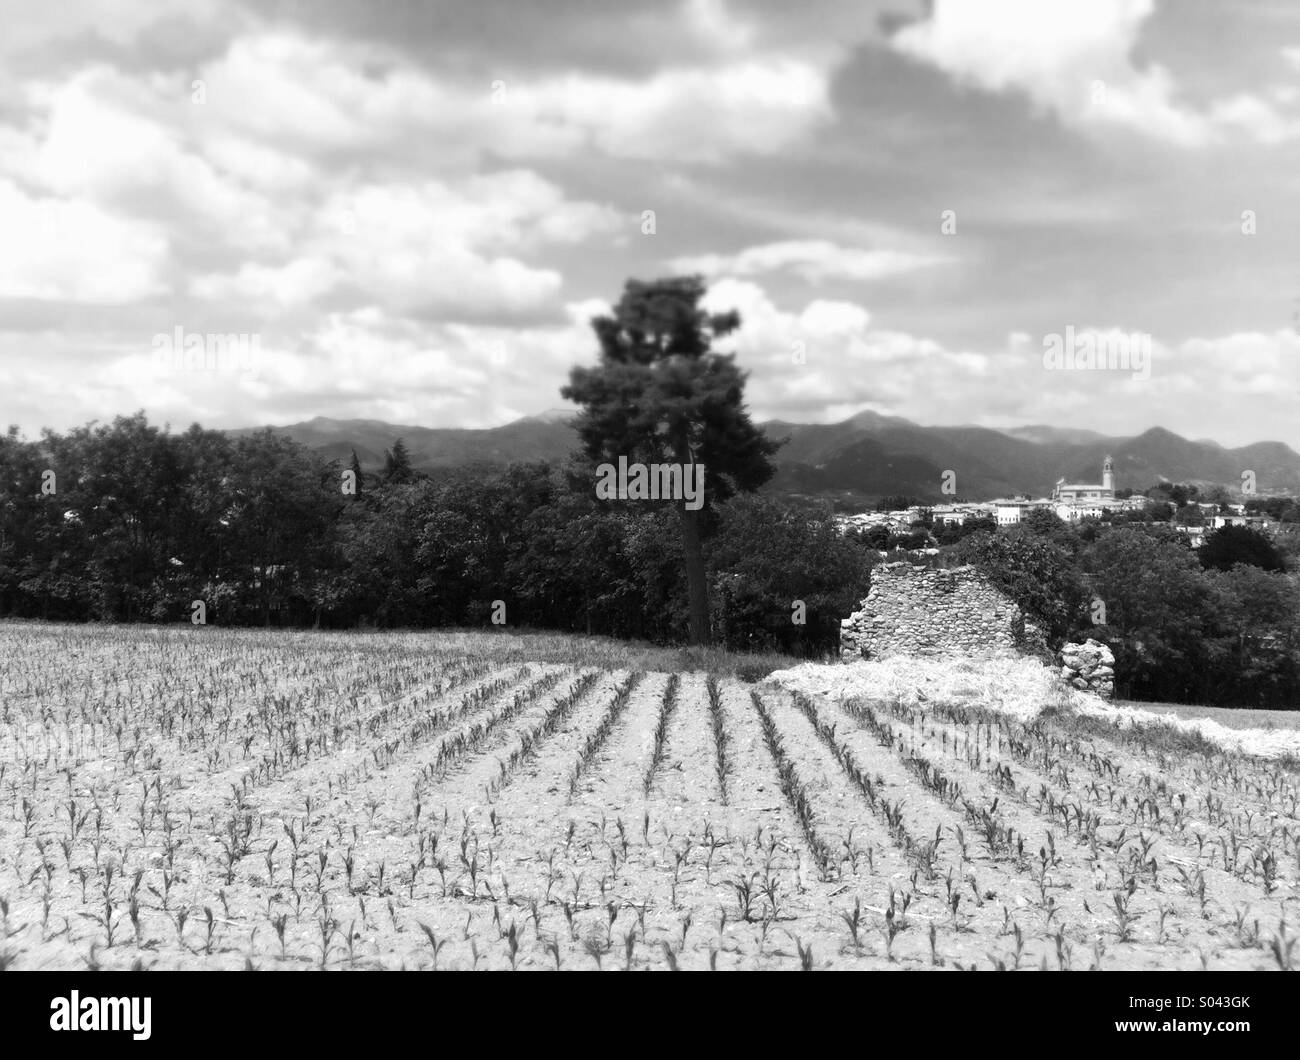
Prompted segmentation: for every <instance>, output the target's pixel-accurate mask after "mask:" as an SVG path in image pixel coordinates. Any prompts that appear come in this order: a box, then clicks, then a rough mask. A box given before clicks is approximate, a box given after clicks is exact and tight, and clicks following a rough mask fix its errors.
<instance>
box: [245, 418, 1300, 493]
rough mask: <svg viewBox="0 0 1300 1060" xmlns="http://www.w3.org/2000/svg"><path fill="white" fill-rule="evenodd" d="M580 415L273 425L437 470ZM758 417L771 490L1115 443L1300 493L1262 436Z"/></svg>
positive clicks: (1155, 474) (867, 480)
mask: <svg viewBox="0 0 1300 1060" xmlns="http://www.w3.org/2000/svg"><path fill="white" fill-rule="evenodd" d="M572 416H573V413H571V412H568V411H566V410H552V411H549V412H545V413H542V414H540V415H537V416H525V417H524V418H523V419H519V420H515V421H514V422H513V423H508V424H506V425H505V426H502V427H491V428H486V429H482V430H475V429H469V428H445V427H417V426H404V425H397V424H390V423H384V422H382V421H380V420H332V419H327V418H325V417H321V416H318V417H317V418H316V419H313V420H308V421H307V422H305V423H295V424H290V425H288V426H285V427H274V428H272V429H273V430H275V431H277V432H279V433H281V434H285V435H288V436H289V437H291V438H293V439H294V440H296V441H298V442H301V443H302V444H304V445H307V446H309V447H311V448H312V449H315V450H317V451H319V452H320V453H322V454H323V455H324V456H326V457H327V458H330V459H337V460H339V461H346V460H349V459H350V458H351V454H352V451H353V450H354V449H355V450H356V453H357V457H358V459H359V460H360V461H361V465H362V467H363V468H368V469H369V468H376V467H380V466H382V464H383V460H384V451H385V450H386V449H389V448H391V447H392V444H393V442H394V441H395V440H396V439H397V438H399V437H400V438H402V439H403V440H404V441H405V442H406V447H407V449H408V451H409V452H410V454H411V461H412V463H413V465H414V466H415V467H417V468H419V469H422V470H434V469H438V468H448V467H459V466H464V465H467V464H474V463H492V464H506V463H512V462H521V461H536V460H545V461H552V462H554V461H561V460H563V459H565V458H566V457H567V456H568V455H569V454H570V453H571V452H573V451H574V450H575V449H576V448H577V447H578V436H577V433H576V432H575V431H574V429H573V426H572ZM760 427H761V428H762V429H763V431H764V432H765V433H766V434H767V435H768V436H769V437H771V438H773V439H777V440H784V444H783V445H782V448H781V449H780V451H779V452H778V454H777V459H776V462H777V474H776V477H775V478H774V480H773V482H772V483H771V486H770V488H771V489H772V490H774V491H777V492H782V493H791V494H801V495H811V496H827V497H838V498H841V499H846V500H852V501H855V502H864V501H870V500H874V499H876V498H878V497H880V496H883V495H885V494H891V493H905V494H911V495H913V496H915V497H918V498H921V499H923V500H928V501H939V500H945V499H947V500H950V499H952V498H950V497H948V498H946V497H944V495H943V494H942V493H941V492H940V483H941V481H942V478H941V476H942V475H943V472H944V471H947V470H952V471H954V472H956V476H957V497H958V498H959V499H988V498H991V497H995V496H1005V495H1010V494H1015V493H1028V494H1031V495H1034V496H1041V495H1043V494H1046V493H1049V492H1050V491H1051V488H1052V485H1053V483H1055V482H1056V480H1057V479H1059V478H1065V479H1067V480H1069V481H1071V482H1097V481H1100V479H1101V463H1102V460H1103V459H1104V458H1105V456H1106V455H1107V454H1110V455H1111V456H1113V457H1114V459H1115V481H1116V485H1117V486H1120V487H1125V486H1128V487H1131V488H1133V489H1138V490H1141V489H1145V488H1146V487H1148V486H1150V485H1153V484H1154V483H1156V482H1159V481H1161V480H1162V479H1167V480H1169V481H1173V482H1196V483H1206V484H1208V483H1222V484H1224V485H1227V486H1229V487H1239V486H1240V485H1241V481H1242V480H1241V475H1242V472H1243V471H1247V470H1249V471H1254V472H1255V476H1256V480H1257V484H1258V488H1259V489H1260V491H1261V492H1264V493H1271V492H1283V491H1284V492H1291V493H1300V453H1296V451H1295V450H1293V449H1291V448H1290V447H1289V446H1286V445H1284V444H1282V443H1280V442H1257V443H1255V444H1254V445H1248V446H1243V447H1241V448H1238V449H1228V448H1225V447H1224V446H1222V445H1220V444H1218V443H1217V442H1214V441H1211V440H1208V439H1202V440H1199V441H1190V440H1188V439H1186V438H1183V437H1181V436H1179V435H1177V434H1174V433H1173V432H1172V431H1167V430H1165V429H1164V428H1162V427H1153V428H1151V429H1150V430H1148V431H1144V432H1143V433H1142V434H1139V435H1137V436H1135V437H1108V436H1106V435H1102V434H1098V433H1097V432H1095V431H1088V430H1079V429H1070V428H1058V427H1050V426H1028V427H1016V428H1009V429H1006V430H993V429H991V428H986V427H922V426H920V425H919V424H916V423H912V422H911V421H910V420H905V419H902V418H901V417H898V416H885V415H881V414H880V413H876V412H870V411H867V412H861V413H858V414H857V415H856V416H851V417H850V418H849V419H846V420H843V421H842V422H840V423H829V424H811V423H790V422H785V421H782V420H769V421H767V422H766V423H762V424H760ZM249 430H250V429H243V430H232V431H229V432H227V433H229V434H232V435H239V434H247V433H249Z"/></svg>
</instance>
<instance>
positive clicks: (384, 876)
mask: <svg viewBox="0 0 1300 1060" xmlns="http://www.w3.org/2000/svg"><path fill="white" fill-rule="evenodd" d="M542 654H544V655H545V658H539V659H528V658H525V657H523V656H522V654H521V653H518V652H513V653H512V654H510V655H509V657H508V658H502V657H501V656H500V655H499V653H497V652H494V651H490V650H483V649H482V642H481V641H476V640H475V638H473V637H469V636H466V635H464V634H454V635H450V636H439V635H437V634H391V635H382V636H378V635H371V636H365V637H351V636H345V635H336V634H306V633H281V632H246V631H224V630H217V629H189V628H184V629H165V630H160V629H150V628H142V627H69V626H41V625H31V624H24V625H7V624H6V625H0V899H3V905H2V906H0V911H2V912H3V920H2V922H0V931H2V933H3V938H2V939H0V963H2V964H4V965H7V966H9V967H13V968H72V969H75V968H84V967H88V966H89V967H103V968H130V967H133V966H136V965H138V966H140V967H149V968H229V969H238V968H244V967H247V966H248V965H252V966H253V967H256V968H303V969H308V968H325V969H348V968H355V969H366V968H408V969H417V968H426V969H428V968H434V967H437V968H440V969H471V968H478V969H482V968H492V969H507V968H512V967H514V968H518V969H520V970H527V969H552V968H556V967H559V968H561V969H569V968H596V967H600V968H604V969H624V968H628V969H645V968H655V969H668V968H674V967H676V968H682V969H688V968H690V969H704V968H710V967H712V968H716V969H719V970H722V969H755V968H800V967H809V968H817V969H822V968H881V969H883V968H908V969H929V970H950V969H957V968H969V967H972V966H973V967H977V968H985V969H992V968H1007V969H1015V968H1020V969H1042V968H1045V969H1051V970H1055V969H1058V968H1078V969H1083V968H1091V967H1099V968H1102V969H1111V968H1116V969H1118V968H1187V969H1195V968H1216V969H1246V968H1254V969H1268V968H1279V967H1284V966H1289V965H1291V964H1293V963H1294V962H1295V961H1296V960H1297V959H1300V947H1296V946H1295V945H1294V939H1295V936H1296V933H1297V931H1300V915H1298V913H1300V906H1298V902H1300V894H1298V892H1297V883H1298V881H1300V848H1298V847H1297V840H1298V839H1300V817H1298V816H1297V810H1298V807H1297V802H1298V801H1300V781H1298V779H1297V775H1296V771H1295V765H1294V763H1293V762H1291V761H1290V760H1287V759H1276V760H1265V759H1261V758H1258V757H1253V756H1250V755H1247V754H1244V753H1241V752H1240V751H1231V750H1225V749H1221V748H1219V747H1216V746H1214V745H1212V744H1206V743H1204V742H1194V743H1184V744H1179V745H1176V746H1172V747H1171V745H1170V744H1169V742H1168V741H1167V740H1163V739H1160V738H1158V737H1156V736H1153V735H1152V734H1151V733H1150V732H1148V731H1147V730H1145V729H1143V728H1142V727H1134V726H1131V725H1129V726H1121V725H1119V724H1115V723H1113V722H1111V721H1108V720H1107V719H1106V718H1102V717H1091V716H1088V715H1087V714H1074V713H1070V712H1068V711H1062V710H1061V709H1060V704H1053V705H1052V707H1053V709H1051V710H1049V711H1047V712H1046V713H1043V712H1041V711H1037V712H1032V711H1031V712H1022V713H1021V714H1019V715H1017V714H1016V713H1014V712H1006V711H1002V710H998V709H996V708H997V706H998V703H997V702H996V697H990V699H989V701H988V702H987V703H983V704H982V703H981V702H980V701H979V700H980V696H979V694H977V693H978V691H979V688H980V685H979V682H978V681H976V680H974V679H973V678H971V677H970V675H967V676H966V677H964V678H962V680H963V681H965V686H963V687H966V690H967V692H970V691H971V689H974V692H973V693H972V694H962V695H957V694H956V693H955V692H954V691H952V689H948V688H947V686H942V685H939V684H934V683H931V684H929V685H926V687H928V688H929V689H930V692H929V693H926V692H924V691H922V692H921V695H920V696H919V697H918V696H916V695H911V694H909V695H903V694H902V692H901V691H896V693H895V694H892V695H876V696H869V697H861V696H858V697H855V696H841V695H833V694H821V693H819V692H817V691H816V690H809V689H808V688H799V687H795V688H791V687H786V686H784V685H782V684H780V683H778V682H771V681H769V682H765V683H763V684H760V685H752V684H748V683H746V682H745V681H743V680H740V679H739V678H737V677H736V676H734V675H733V674H729V673H725V672H724V673H723V674H721V675H717V674H714V675H710V674H707V673H704V672H699V671H691V672H666V671H656V670H643V669H638V668H634V667H629V666H617V665H605V666H598V665H583V664H582V663H581V662H578V663H574V662H566V661H564V656H563V653H561V652H558V650H556V649H555V646H554V645H551V646H550V648H548V650H547V651H546V652H545V653H542ZM827 669H828V670H829V669H832V668H827ZM839 669H843V668H839ZM819 679H820V678H819ZM900 688H901V686H900Z"/></svg>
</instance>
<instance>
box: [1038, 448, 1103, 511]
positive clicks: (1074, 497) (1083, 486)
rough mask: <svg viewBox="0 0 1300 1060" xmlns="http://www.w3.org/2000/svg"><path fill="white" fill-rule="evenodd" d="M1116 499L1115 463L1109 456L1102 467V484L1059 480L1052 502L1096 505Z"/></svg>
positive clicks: (1053, 491)
mask: <svg viewBox="0 0 1300 1060" xmlns="http://www.w3.org/2000/svg"><path fill="white" fill-rule="evenodd" d="M1114 499H1115V461H1114V460H1112V459H1111V458H1110V457H1109V456H1108V457H1106V459H1105V461H1104V462H1103V463H1102V465H1101V482H1100V483H1089V482H1066V481H1065V479H1063V478H1062V479H1058V480H1057V483H1056V486H1055V487H1054V488H1053V490H1052V500H1054V501H1057V502H1060V503H1064V504H1077V503H1096V502H1100V501H1113V500H1114Z"/></svg>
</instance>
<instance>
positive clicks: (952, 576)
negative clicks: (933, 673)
mask: <svg viewBox="0 0 1300 1060" xmlns="http://www.w3.org/2000/svg"><path fill="white" fill-rule="evenodd" d="M1043 650H1045V644H1044V639H1043V635H1042V632H1041V631H1040V630H1039V629H1038V628H1037V627H1036V626H1035V625H1034V624H1033V622H1032V621H1026V619H1025V617H1024V615H1023V613H1022V612H1021V610H1020V607H1019V605H1017V604H1016V603H1015V601H1014V600H1012V599H1011V598H1010V597H1008V596H1007V595H1005V594H1004V593H1003V592H1002V591H1001V590H999V589H998V588H997V587H996V586H994V585H993V584H992V583H991V582H990V581H989V580H988V579H987V578H986V577H985V576H984V575H983V574H981V573H980V572H979V571H978V570H977V569H976V568H975V567H972V566H965V567H955V568H952V569H950V570H941V569H937V568H931V567H919V566H915V565H913V564H911V563H906V562H903V563H884V564H881V565H880V566H877V567H874V568H873V569H872V571H871V588H870V590H869V591H868V593H867V596H866V599H865V600H863V601H862V606H861V610H859V611H855V612H854V613H853V614H852V615H851V616H849V617H848V618H846V619H842V620H841V621H840V656H841V657H842V658H844V659H846V660H850V659H861V658H868V659H878V658H883V657H885V656H888V655H949V654H952V655H988V654H999V653H1011V652H1017V651H1023V652H1042V651H1043Z"/></svg>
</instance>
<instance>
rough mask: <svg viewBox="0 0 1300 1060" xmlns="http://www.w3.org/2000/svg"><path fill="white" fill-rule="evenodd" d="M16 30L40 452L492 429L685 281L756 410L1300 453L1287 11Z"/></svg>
mask: <svg viewBox="0 0 1300 1060" xmlns="http://www.w3.org/2000/svg"><path fill="white" fill-rule="evenodd" d="M0 24H3V25H4V26H5V32H4V34H3V36H0V233H3V235H2V237H0V425H4V424H16V425H18V426H19V427H21V428H22V429H23V431H24V432H25V433H26V434H27V435H28V436H29V437H34V436H35V435H36V434H37V433H38V432H39V430H40V429H41V428H42V427H47V426H48V427H52V428H55V429H66V428H68V427H71V426H75V425H79V424H83V423H86V422H88V421H91V420H100V421H107V420H110V419H111V418H112V417H113V416H116V415H120V414H130V413H131V412H133V411H135V410H137V409H144V410H145V411H146V412H147V413H148V415H149V417H150V419H151V420H152V421H153V422H155V423H160V424H161V423H168V424H170V425H171V426H172V428H173V429H177V430H180V429H184V428H185V427H187V426H188V425H189V424H191V423H194V422H199V423H202V424H203V425H204V426H208V427H241V426H253V425H259V424H287V423H292V422H297V421H300V420H305V419H310V418H312V417H315V416H328V417H334V418H342V419H346V418H365V419H381V420H387V421H389V422H391V423H396V424H412V425H420V426H428V427H490V426H496V425H499V424H503V423H507V422H509V421H511V420H513V419H517V418H518V417H521V416H525V415H534V414H539V413H543V412H546V411H548V410H552V409H556V408H561V407H563V405H564V402H563V401H562V400H561V398H560V395H559V389H560V387H561V386H562V385H563V384H564V382H565V381H566V379H567V377H568V372H569V370H570V368H572V367H573V366H574V365H578V364H592V363H594V362H595V360H596V343H595V340H594V336H593V334H592V331H591V328H590V324H589V321H590V319H591V317H592V316H593V315H596V314H598V313H600V312H602V311H605V310H607V309H608V306H609V305H610V304H611V303H613V302H615V301H616V300H617V298H618V296H619V293H620V291H621V289H622V287H623V284H624V283H625V281H626V280H628V279H629V278H638V279H654V278H656V277H659V276H668V275H677V274H682V273H688V272H698V273H701V274H703V275H704V276H705V277H706V278H707V280H708V281H709V293H708V296H707V297H708V303H709V306H710V308H716V309H732V308H734V309H737V310H739V312H740V314H741V318H742V326H741V328H740V330H739V331H738V332H737V333H736V334H735V335H733V336H732V337H730V338H729V339H728V340H727V341H726V342H725V343H724V344H723V346H722V347H721V348H723V349H724V350H726V351H727V352H734V353H735V355H736V357H737V360H738V363H739V364H740V365H741V366H742V367H743V368H744V369H745V370H746V371H747V372H748V373H749V379H748V384H747V388H746V400H747V402H748V405H749V408H750V411H751V413H752V414H753V416H754V417H755V419H758V420H765V419H771V418H778V419H784V420H793V421H800V422H834V421H836V420H840V419H843V418H845V417H847V416H850V415H852V414H854V413H856V412H859V411H862V410H864V409H872V410H875V411H877V412H882V413H886V414H890V415H898V416H905V417H907V418H909V419H912V420H915V421H917V422H920V423H926V424H950V425H952V424H976V425H981V426H987V427H1009V426H1016V425H1022V424H1050V425H1054V426H1060V427H1084V428H1091V429H1093V430H1098V431H1102V432H1105V433H1108V434H1116V435H1132V434H1137V433H1139V432H1141V431H1143V430H1145V429H1147V428H1149V427H1152V426H1156V425H1159V426H1163V427H1166V428H1168V429H1170V430H1173V431H1176V432H1178V433H1180V434H1183V435H1185V436H1187V437H1191V438H1210V439H1214V440H1216V441H1218V442H1220V443H1222V444H1225V445H1243V444H1248V443H1251V442H1255V441H1261V440H1278V441H1283V442H1286V443H1288V444H1290V445H1291V446H1293V447H1294V448H1297V449H1300V416H1297V415H1296V411H1297V409H1298V408H1300V339H1298V338H1297V335H1296V330H1295V329H1296V325H1297V318H1298V315H1300V195H1298V194H1297V191H1300V187H1298V185H1300V5H1296V4H1294V3H1293V2H1292V0H1257V2H1243V0H1237V2H1229V0H1178V2H1176V3H1175V2H1160V3H1158V2H1156V0H1077V2H1075V0H1054V2H1052V3H1042V2H1041V0H979V2H972V0H949V2H945V0H935V2H934V3H933V4H924V3H920V2H907V0H896V2H895V0H880V2H875V0H871V2H867V0H860V2H855V3H851V4H849V3H843V2H840V0H831V2H825V0H801V2H800V3H799V4H790V3H788V2H786V0H779V2H778V0H751V2H742V0H620V2H619V3H617V4H611V3H601V2H597V0H539V2H537V3H530V4H519V3H514V2H501V0H464V2H458V3H443V2H436V0H435V2H416V0H169V2H168V3H166V4H160V3H157V2H155V0H70V2H67V3H60V4H31V3H27V2H18V0H0ZM228 336H229V337H231V338H227V337H228ZM1099 343H1100V344H1101V346H1100V348H1101V349H1103V350H1106V349H1109V350H1110V360H1109V361H1108V360H1107V358H1106V356H1104V355H1103V356H1102V357H1101V360H1102V362H1103V363H1105V364H1106V367H1105V368H1104V369H1098V368H1095V367H1093V368H1090V367H1087V365H1088V364H1089V363H1090V362H1089V361H1088V360H1086V358H1085V355H1086V353H1087V351H1088V350H1089V349H1096V348H1097V347H1098V344H1099ZM1063 345H1064V346H1069V347H1070V349H1071V352H1072V353H1073V352H1076V351H1077V353H1078V357H1077V358H1072V359H1067V360H1063V361H1062V360H1057V361H1052V360H1050V359H1048V358H1046V357H1045V354H1046V351H1048V350H1051V349H1055V350H1058V351H1059V350H1060V349H1061V348H1062V347H1063Z"/></svg>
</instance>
